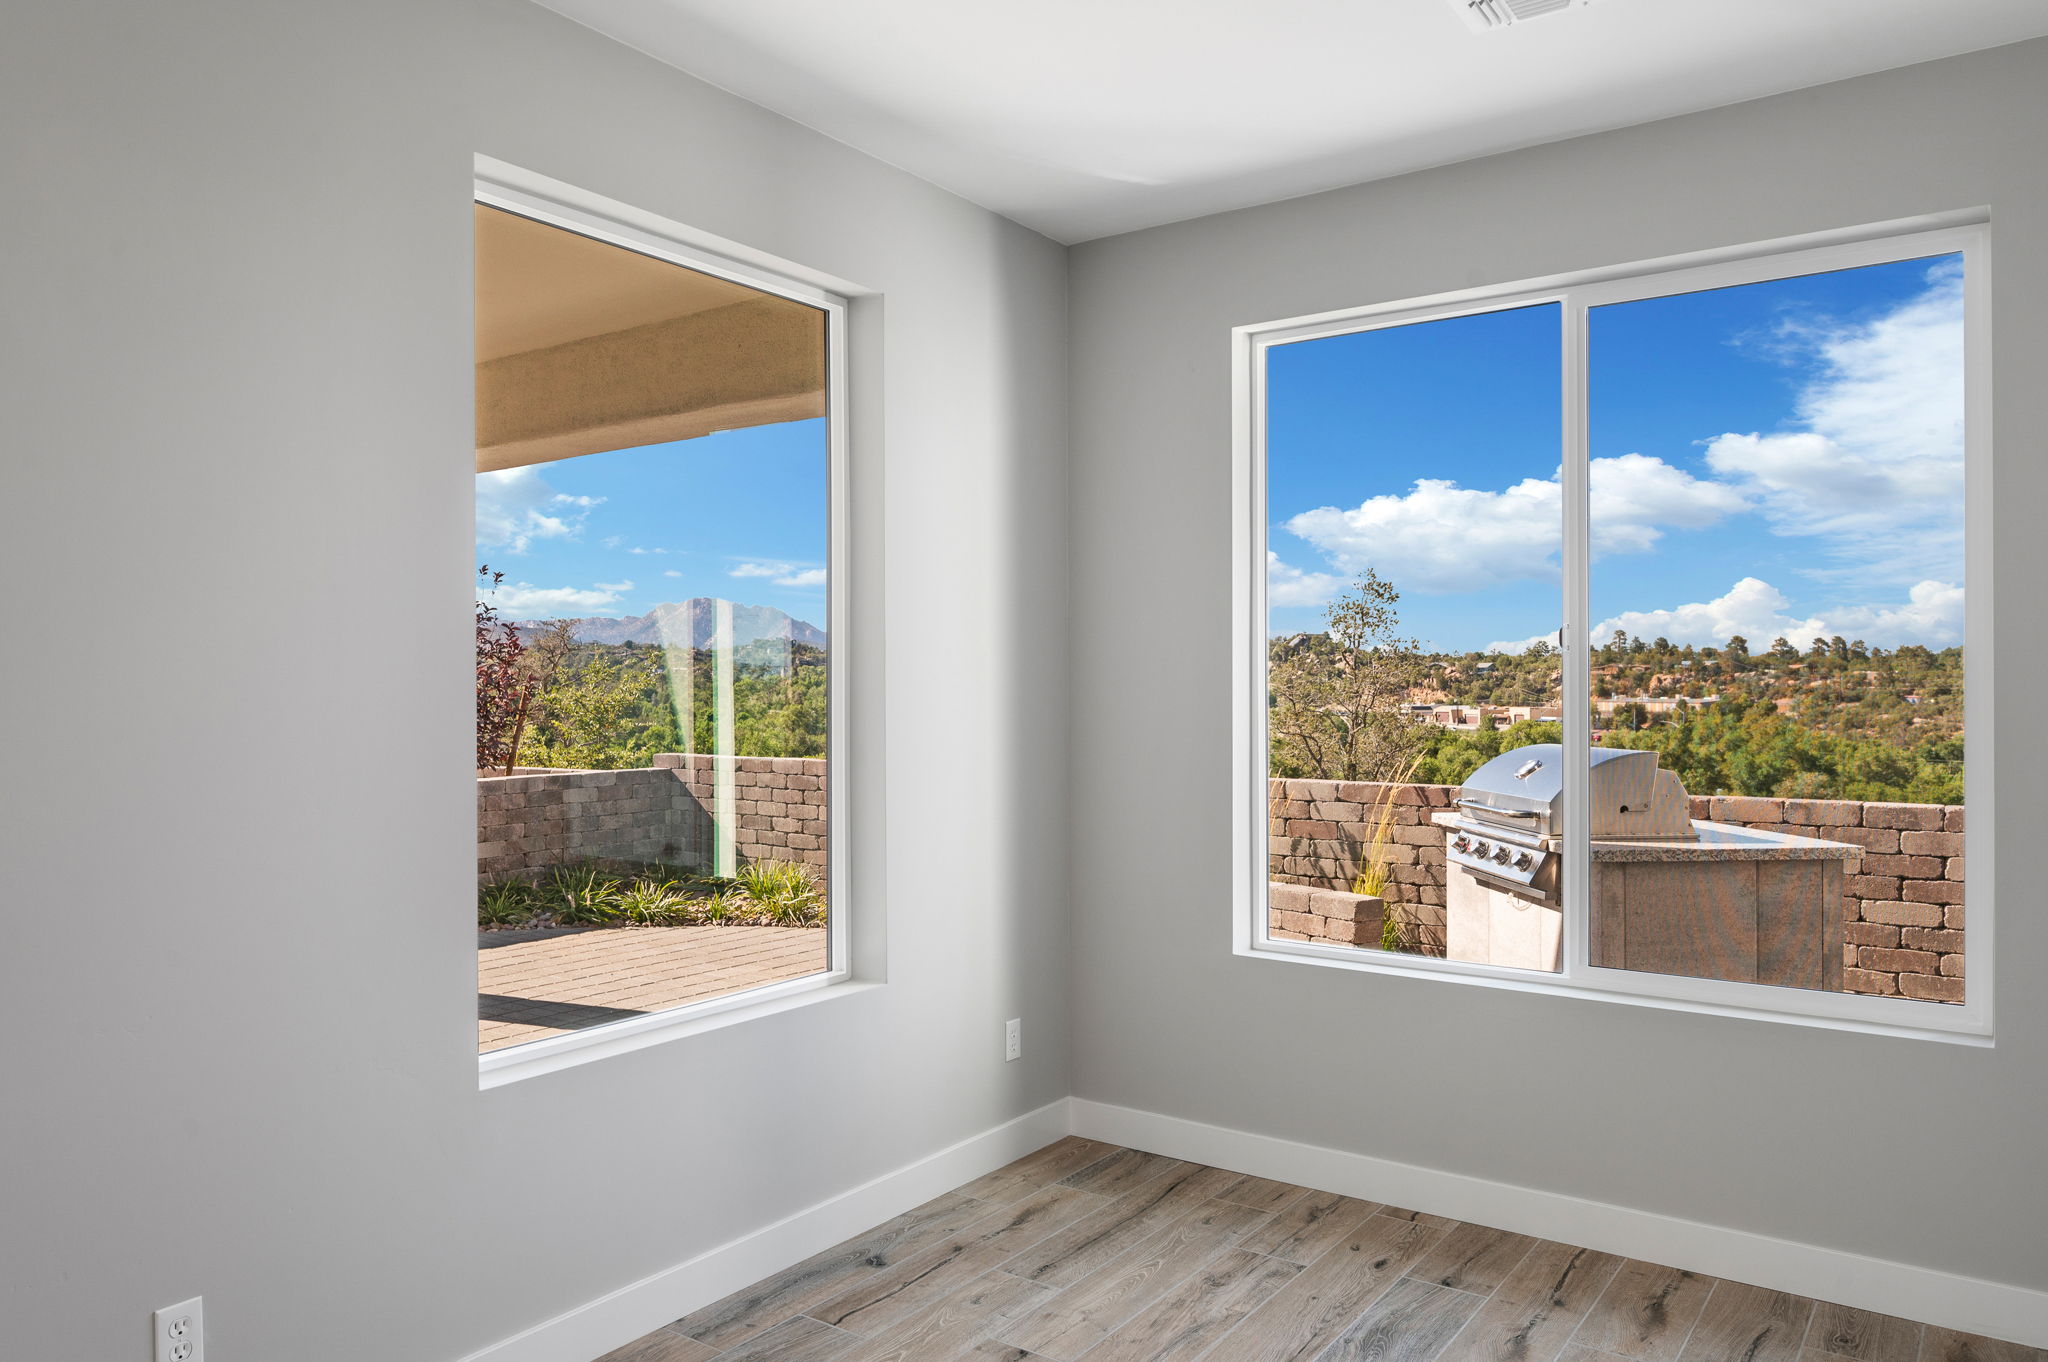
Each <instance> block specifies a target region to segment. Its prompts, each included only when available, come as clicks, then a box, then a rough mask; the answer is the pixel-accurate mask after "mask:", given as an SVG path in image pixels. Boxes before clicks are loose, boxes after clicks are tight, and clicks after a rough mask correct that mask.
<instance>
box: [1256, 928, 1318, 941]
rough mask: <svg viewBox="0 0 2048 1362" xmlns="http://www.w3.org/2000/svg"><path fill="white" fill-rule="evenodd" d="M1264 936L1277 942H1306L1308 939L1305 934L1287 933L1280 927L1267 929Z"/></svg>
mask: <svg viewBox="0 0 2048 1362" xmlns="http://www.w3.org/2000/svg"><path fill="white" fill-rule="evenodd" d="M1266 935H1268V936H1270V937H1273V938H1274V939H1275V940H1278V941H1306V940H1308V939H1309V935H1308V933H1307V932H1294V931H1288V930H1285V929H1284V928H1280V927H1268V928H1267V929H1266Z"/></svg>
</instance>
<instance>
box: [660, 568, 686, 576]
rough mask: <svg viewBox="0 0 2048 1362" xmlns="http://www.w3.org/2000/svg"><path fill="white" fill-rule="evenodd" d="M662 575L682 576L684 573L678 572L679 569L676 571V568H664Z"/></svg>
mask: <svg viewBox="0 0 2048 1362" xmlns="http://www.w3.org/2000/svg"><path fill="white" fill-rule="evenodd" d="M661 575H662V576H664V577H680V576H682V575H683V574H682V573H680V572H677V571H676V570H675V569H674V568H667V569H665V570H664V571H663V572H662V574H661Z"/></svg>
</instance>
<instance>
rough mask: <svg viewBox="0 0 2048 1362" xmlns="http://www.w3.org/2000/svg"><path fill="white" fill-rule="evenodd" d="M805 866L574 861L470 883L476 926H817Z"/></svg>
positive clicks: (821, 907)
mask: <svg viewBox="0 0 2048 1362" xmlns="http://www.w3.org/2000/svg"><path fill="white" fill-rule="evenodd" d="M826 916H827V913H826V906H825V895H824V891H823V890H822V889H820V888H819V886H818V882H817V880H816V878H815V877H814V876H813V873H812V871H811V869H810V867H808V866H804V865H799V864H795V863H793V862H785V861H756V862H755V863H753V864H752V865H747V866H742V867H741V868H740V869H739V871H738V873H736V874H734V875H731V876H719V875H710V874H706V873H705V872H703V871H701V870H697V869H693V868H691V867H687V866H671V865H659V864H655V865H621V864H620V863H617V862H606V861H576V862H572V863H570V864H567V865H559V866H554V867H552V868H550V869H547V870H541V871H532V872H528V873H525V874H521V875H516V876H508V877H505V878H500V879H494V880H486V881H483V882H481V883H479V884H478V885H477V892H476V924H477V927H478V928H479V929H481V930H484V931H510V930H526V929H531V928H536V927H586V928H587V927H715V926H752V927H822V926H824V925H825V921H826Z"/></svg>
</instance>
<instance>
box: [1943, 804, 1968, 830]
mask: <svg viewBox="0 0 2048 1362" xmlns="http://www.w3.org/2000/svg"><path fill="white" fill-rule="evenodd" d="M1941 826H1942V828H1943V830H1944V831H1947V832H1961V831H1962V830H1963V806H1962V805H1960V804H1950V805H1948V806H1947V807H1946V808H1944V809H1943V810H1942V818H1941Z"/></svg>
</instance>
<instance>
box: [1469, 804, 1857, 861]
mask: <svg viewBox="0 0 2048 1362" xmlns="http://www.w3.org/2000/svg"><path fill="white" fill-rule="evenodd" d="M1456 819H1457V815H1456V814H1453V813H1449V812H1445V813H1439V814H1436V815H1434V816H1433V817H1432V818H1431V819H1430V821H1431V822H1433V823H1435V824H1437V825H1438V826H1440V827H1450V826H1452V825H1453V824H1454V823H1455V822H1456ZM1692 827H1693V831H1694V832H1696V833H1698V834H1699V836H1698V838H1697V839H1696V840H1691V841H1643V842H1630V841H1608V840H1605V839H1603V840H1600V841H1596V842H1594V843H1593V859H1594V860H1596V861H1848V862H1852V863H1853V862H1860V861H1861V860H1862V859H1863V848H1862V847H1860V846H1857V845H1856V844H1855V843H1853V842H1827V841H1823V840H1821V839H1820V838H1818V837H1799V836H1796V835H1794V834H1792V833H1789V832H1766V831H1764V830H1762V829H1758V828H1740V827H1736V826H1735V825H1733V824H1732V823H1709V822H1706V821H1705V820H1704V819H1699V818H1695V819H1693V820H1692ZM1844 868H1845V869H1853V868H1854V866H1853V864H1852V865H1850V866H1846V867H1844Z"/></svg>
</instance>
